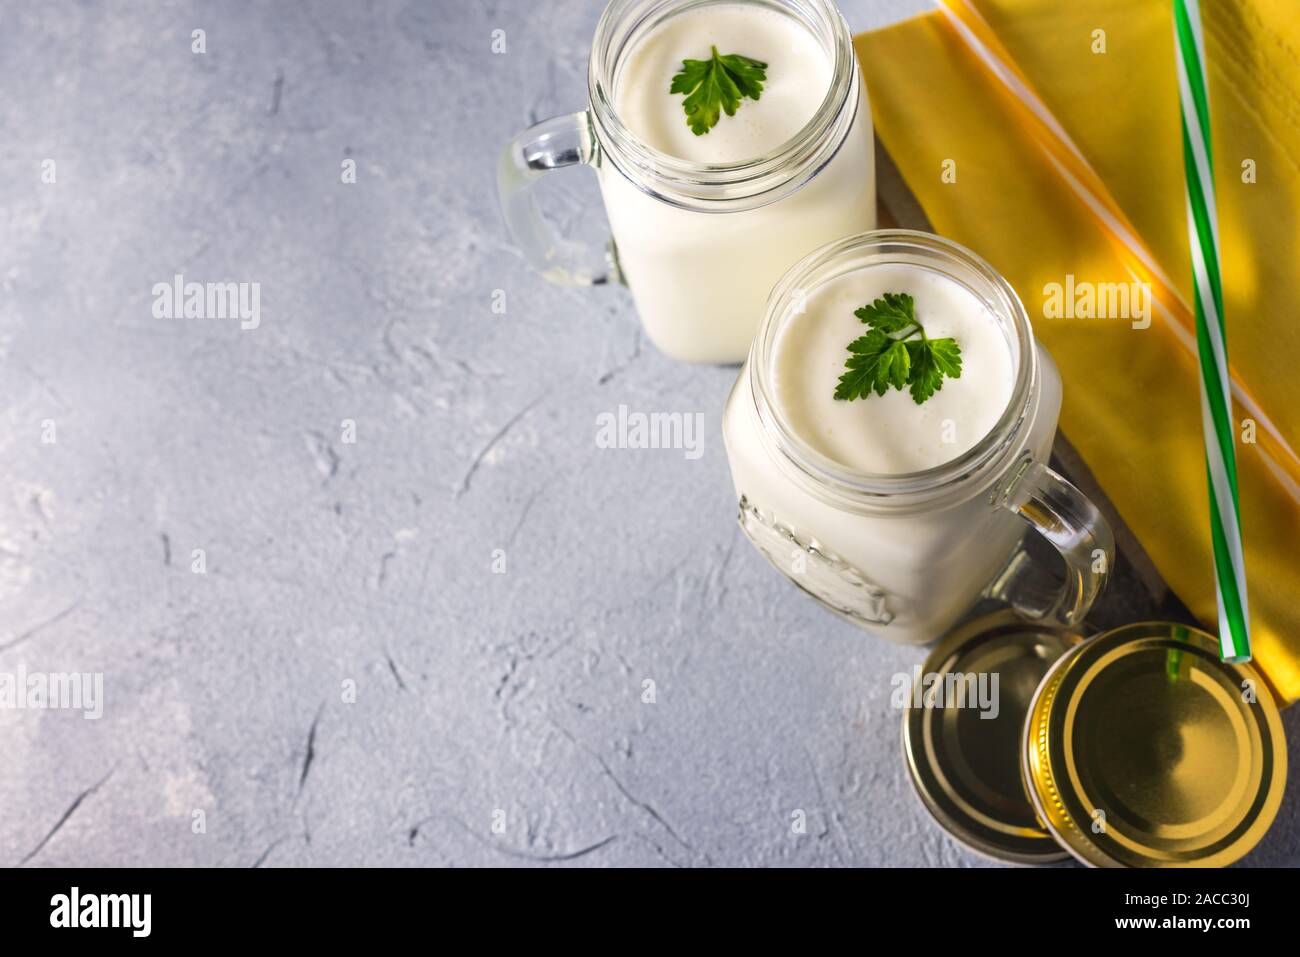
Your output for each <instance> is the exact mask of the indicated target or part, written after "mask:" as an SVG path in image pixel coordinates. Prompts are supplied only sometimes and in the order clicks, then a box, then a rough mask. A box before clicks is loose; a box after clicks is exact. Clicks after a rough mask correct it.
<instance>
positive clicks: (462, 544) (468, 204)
mask: <svg viewBox="0 0 1300 957" xmlns="http://www.w3.org/2000/svg"><path fill="white" fill-rule="evenodd" d="M105 6H107V5H99V4H89V3H86V4H72V3H65V2H48V3H41V4H30V3H19V2H16V0H8V2H6V3H5V4H4V6H3V23H4V28H3V30H0V75H2V76H3V92H4V95H3V100H2V101H0V171H2V175H0V217H2V219H0V284H2V286H0V360H2V361H3V365H2V366H0V370H2V373H0V456H2V457H0V462H2V463H3V472H2V473H0V474H2V476H3V479H4V481H3V484H2V486H0V670H4V671H13V670H14V669H16V668H17V666H18V665H19V664H23V665H25V666H26V667H27V668H28V669H31V670H39V671H74V670H75V671H90V672H94V671H102V672H103V673H104V675H105V683H106V689H105V693H106V699H107V700H106V705H105V715H104V717H103V719H102V720H100V721H98V722H93V721H85V720H83V719H82V718H81V717H80V716H79V715H78V714H74V713H67V712H54V711H46V712H33V711H0V768H3V773H0V865H13V864H18V863H20V862H23V861H28V862H30V863H31V864H35V865H60V864H61V865H72V864H78V865H80V864H87V865H146V864H155V865H156V864H162V865H179V864H214V865H236V866H247V865H252V864H255V863H261V864H266V865H298V864H315V865H334V864H358V865H361V864H364V865H406V864H410V865H426V864H450V863H455V864H526V863H529V862H546V861H558V860H566V859H575V860H578V861H580V862H581V863H584V864H647V865H659V864H676V865H689V864H708V863H713V864H803V865H821V864H963V865H964V864H977V863H981V861H980V859H978V858H976V857H974V856H973V855H970V854H968V853H966V852H964V851H963V850H961V849H959V848H958V846H957V845H955V844H954V843H953V842H952V841H951V840H949V839H948V838H946V837H945V836H944V835H943V834H942V833H941V832H940V831H939V830H938V829H937V828H936V827H935V826H934V825H932V824H931V823H930V821H929V819H928V818H927V817H926V815H925V813H924V812H923V811H922V809H921V807H920V806H919V804H918V802H917V801H916V799H915V798H914V797H913V795H912V793H911V790H910V786H909V784H908V782H907V780H906V777H905V774H904V769H903V764H902V761H901V758H900V754H899V746H898V722H899V715H898V714H897V713H896V712H895V711H893V710H891V708H890V707H889V701H888V698H889V691H890V685H889V678H890V676H891V675H892V674H893V673H895V672H897V671H905V670H908V669H910V667H911V666H912V665H913V664H914V663H916V662H917V661H919V660H920V657H921V656H920V653H919V652H917V651H915V650H907V649H898V648H894V647H890V646H887V645H884V644H880V643H873V642H870V641H867V640H865V639H864V638H863V637H862V636H861V635H860V634H859V633H857V632H856V631H854V630H853V629H851V628H850V627H848V626H847V625H844V624H842V623H840V622H839V621H838V620H836V619H834V618H832V617H830V616H829V615H827V614H825V613H823V612H822V611H820V610H819V609H818V608H816V607H814V606H813V604H812V603H811V602H809V601H807V600H804V599H802V598H801V597H800V596H799V595H798V594H797V593H796V592H795V591H794V589H793V588H792V587H790V586H789V585H787V584H786V583H785V582H784V581H782V580H781V579H780V578H779V577H778V576H777V575H776V574H775V573H774V572H773V571H772V570H770V569H769V568H768V567H767V566H765V565H764V564H763V563H762V561H761V560H760V559H759V557H758V556H757V555H756V554H755V553H753V552H752V550H751V549H750V548H749V547H748V545H747V544H746V543H745V542H744V541H743V540H742V539H741V537H740V535H739V532H738V530H737V527H736V523H735V520H734V502H733V500H732V495H731V490H730V484H729V480H728V477H727V467H726V461H725V455H724V452H723V448H722V444H721V439H720V436H719V433H718V413H719V409H720V407H721V404H722V401H723V398H724V396H725V394H726V392H727V390H728V388H729V387H730V385H731V383H732V380H733V379H734V377H735V370H734V369H732V368H716V367H715V368H697V367H689V366H683V365H676V364H673V363H671V362H669V361H667V360H666V359H664V358H663V357H661V356H660V355H658V354H657V353H656V352H655V351H654V349H653V348H652V347H650V346H649V345H648V344H646V343H644V342H643V340H642V338H641V336H640V334H639V332H638V326H637V320H636V316H635V314H634V312H633V310H632V308H631V304H630V302H629V299H628V297H627V295H626V294H625V292H624V291H622V290H619V289H605V290H597V291H573V290H565V289H559V288H555V287H551V286H548V285H546V284H545V283H544V282H542V281H541V280H540V279H539V278H538V277H537V276H535V275H533V274H532V273H530V272H529V270H528V269H527V268H526V266H525V264H524V263H523V262H522V261H521V259H520V258H519V256H518V255H517V253H516V252H515V251H514V250H513V249H512V248H511V247H510V245H509V243H508V242H507V241H506V239H505V237H504V235H503V230H502V227H501V225H500V222H499V218H498V214H497V211H496V207H495V198H494V186H493V166H494V161H495V155H496V152H497V150H498V148H499V146H500V145H501V144H502V143H503V142H505V140H506V139H507V138H508V137H509V136H510V135H511V134H513V133H515V132H516V131H517V130H518V129H520V128H522V127H523V126H525V125H527V124H528V123H529V122H530V121H532V120H535V119H541V118H544V117H546V116H549V115H552V114H555V113H561V112H569V111H572V110H575V109H578V108H579V107H580V106H581V104H582V101H583V93H584V83H583V69H584V62H585V57H586V53H587V49H588V43H589V40H590V36H591V33H592V29H593V27H594V24H595V20H596V17H597V15H598V13H599V10H600V8H601V3H600V2H599V0H582V2H571V0H566V2H563V3H560V2H524V0H517V2H503V3H496V4H493V3H452V2H450V0H442V2H422V3H414V2H412V3H398V2H392V3H384V2H375V3H369V4H366V3H354V2H338V3H315V4H312V5H311V6H310V9H307V8H306V7H305V5H304V6H299V5H290V4H287V3H270V2H264V3H204V4H197V3H196V4H184V3H165V2H145V3H132V4H113V5H112V7H113V10H112V12H111V13H110V12H107V10H106V9H105ZM844 7H845V8H846V13H847V14H848V16H849V19H850V22H851V25H852V26H853V27H854V28H855V29H864V28H867V27H870V26H876V25H880V24H882V23H885V22H889V21H890V20H891V19H895V18H897V17H900V16H903V15H907V14H910V13H912V12H916V11H918V10H921V9H924V8H925V7H926V3H925V2H924V0H891V2H870V0H856V2H850V3H845V4H844ZM195 28H203V29H205V30H206V31H207V53H206V54H205V55H195V54H193V53H191V51H190V31H191V30H192V29H195ZM494 29H504V30H505V31H506V35H507V43H508V53H507V54H506V55H504V56H494V55H492V54H491V53H490V51H489V43H490V34H491V31H492V30H494ZM348 157H351V158H354V159H355V160H356V163H357V168H358V178H357V183H356V184H355V185H344V184H342V183H341V182H340V176H339V174H340V164H341V163H342V161H343V160H344V159H345V158H348ZM47 158H48V159H53V160H55V162H56V163H57V182H56V183H55V184H53V185H46V184H42V183H41V181H40V169H41V165H40V164H41V162H42V160H44V159H47ZM557 179H558V180H559V181H560V182H559V183H558V187H557V190H556V191H555V193H554V194H553V196H552V199H556V198H558V200H559V201H560V202H561V204H562V205H564V204H565V203H566V200H567V201H571V202H570V203H568V204H567V205H570V206H574V207H576V208H579V209H583V210H585V213H584V214H583V216H578V217H575V218H576V219H582V218H584V216H585V217H586V218H590V214H591V212H592V210H593V209H594V203H593V196H594V182H593V181H592V180H591V178H590V176H589V174H587V173H585V172H581V171H578V172H575V173H572V174H565V175H563V176H560V177H557ZM177 272H181V273H184V274H185V276H186V277H187V278H188V279H192V280H198V281H217V280H231V281H256V282H260V283H261V286H262V325H261V327H260V328H259V329H257V330H254V331H248V332H242V331H240V330H239V329H238V328H237V327H236V325H235V324H234V323H233V322H231V321H225V322H222V321H203V320H184V319H179V320H159V319H155V318H154V317H153V316H152V314H151V304H152V294H151V291H150V290H151V287H152V285H153V284H154V283H156V282H159V281H168V280H169V279H170V278H171V277H172V275H173V274H174V273H177ZM498 289H501V290H505V293H506V297H507V298H506V302H507V312H506V314H504V315H497V314H494V313H493V312H492V310H491V303H492V297H493V293H494V290H498ZM620 403H626V404H627V405H628V406H630V407H631V408H632V409H634V410H641V411H665V412H672V411H680V412H694V411H699V412H702V413H703V415H704V419H705V426H706V442H705V451H704V455H703V457H702V458H700V459H699V460H698V461H688V460H686V459H685V458H684V457H683V455H682V454H681V453H680V452H673V451H658V452H656V451H612V450H606V451H602V450H600V449H598V448H597V447H596V445H595V442H594V434H595V420H596V416H597V415H598V414H599V413H601V412H606V411H613V410H615V409H617V407H618V405H619V404H620ZM46 419H52V420H54V422H55V424H56V428H57V442H56V443H54V444H52V445H51V444H42V442H41V423H42V422H43V420H46ZM343 419H354V420H355V421H356V423H357V441H356V443H355V444H345V443H343V442H342V441H341V438H340V422H341V421H342V420H343ZM198 548H201V549H204V550H205V551H206V554H207V574H205V575H198V574H193V573H192V572H191V571H190V556H191V553H192V551H193V550H194V549H198ZM494 549H503V550H504V551H505V553H506V562H507V566H506V567H507V572H506V574H504V575H496V574H492V571H491V561H492V553H493V550H494ZM645 679H652V680H654V681H655V682H656V684H657V688H658V700H657V703H655V704H643V703H642V702H641V698H640V693H641V687H642V681H643V680H645ZM347 681H354V682H355V683H356V688H357V700H356V702H355V703H351V704H349V703H345V702H344V701H343V700H342V688H343V686H344V683H345V682H347ZM1288 724H1289V726H1290V727H1291V729H1292V732H1293V737H1296V735H1295V730H1296V725H1295V721H1294V720H1290V721H1288ZM1295 790H1296V789H1295V788H1292V789H1291V792H1292V794H1293V795H1294V792H1295ZM1295 807H1296V802H1295V799H1294V797H1291V798H1290V799H1289V801H1288V803H1287V805H1286V806H1285V807H1284V809H1283V815H1284V817H1285V818H1287V823H1286V824H1282V825H1279V826H1278V827H1276V828H1275V829H1274V832H1273V833H1272V834H1271V835H1270V837H1269V839H1268V841H1267V842H1266V843H1265V845H1264V846H1262V847H1261V848H1260V849H1259V850H1258V851H1257V852H1256V853H1255V854H1254V855H1253V856H1252V857H1251V858H1250V860H1251V862H1254V863H1271V864H1278V863H1291V864H1294V863H1297V861H1300V849H1298V841H1297V836H1296V834H1297V832H1296V829H1295V828H1294V826H1293V824H1292V819H1293V818H1294V817H1295ZM196 809H201V810H203V811H204V812H205V814H206V816H207V833H206V834H202V835H195V834H193V833H192V832H191V826H190V824H191V815H192V812H193V811H194V810H196ZM498 809H499V810H500V811H502V812H504V822H505V830H504V833H501V834H495V833H493V831H492V827H491V825H492V821H493V814H494V812H495V811H497V810H498ZM796 809H802V810H804V811H805V812H806V813H807V816H808V833H807V834H806V835H804V836H798V835H794V834H792V833H791V827H790V817H791V813H792V812H793V811H794V810H796Z"/></svg>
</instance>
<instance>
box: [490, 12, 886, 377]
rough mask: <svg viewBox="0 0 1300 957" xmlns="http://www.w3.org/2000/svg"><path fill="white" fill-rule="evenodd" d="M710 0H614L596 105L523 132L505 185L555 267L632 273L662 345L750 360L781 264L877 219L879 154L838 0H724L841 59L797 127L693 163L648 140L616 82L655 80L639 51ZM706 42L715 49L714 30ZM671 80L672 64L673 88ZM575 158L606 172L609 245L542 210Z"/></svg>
mask: <svg viewBox="0 0 1300 957" xmlns="http://www.w3.org/2000/svg"><path fill="white" fill-rule="evenodd" d="M711 2H712V3H717V2H718V0H613V2H612V3H610V5H609V6H608V7H607V8H606V10H605V12H604V14H603V16H602V17H601V19H600V23H599V24H598V26H597V27H596V34H595V37H594V39H593V40H592V50H591V57H590V63H589V69H588V78H587V90H588V105H587V109H586V110H584V111H583V112H580V113H574V114H572V115H571V116H562V117H556V118H554V119H550V120H546V121H543V122H541V123H538V124H536V125H535V126H533V127H531V128H530V129H528V130H525V131H524V132H523V133H521V134H520V135H519V136H518V137H516V138H515V140H514V141H513V142H511V143H510V144H509V145H508V146H507V147H506V149H505V151H504V152H503V153H502V156H501V159H500V162H499V164H498V169H497V186H498V192H499V196H500V201H501V208H502V211H503V213H504V215H505V220H506V225H507V226H508V228H509V231H510V233H511V235H512V238H513V239H514V241H515V243H516V244H517V245H518V246H519V248H520V249H521V250H522V251H523V253H524V255H525V257H526V258H527V260H528V261H529V263H530V264H531V265H532V266H533V267H534V268H536V269H537V270H538V271H539V272H541V274H542V275H543V276H544V277H545V278H547V279H548V280H550V281H552V282H556V283H561V284H569V285H597V284H602V283H607V282H611V281H622V282H625V283H626V284H627V285H628V287H629V289H630V290H631V292H632V296H633V299H634V300H635V302H636V306H637V311H638V312H639V313H640V316H641V321H642V322H643V323H644V325H645V330H646V333H647V335H648V336H649V338H650V340H651V341H652V342H654V344H655V345H656V346H657V347H658V348H659V349H660V350H661V351H663V352H664V353H666V354H667V355H669V356H671V357H673V358H675V359H681V360H685V361H691V362H740V361H741V360H742V359H744V357H745V355H746V353H747V352H748V350H749V345H750V342H751V341H752V339H753V336H754V330H755V328H756V327H757V324H758V320H759V318H760V317H761V315H762V306H763V302H764V300H765V298H766V296H767V293H768V291H769V290H770V289H771V287H772V286H773V285H774V284H775V282H776V280H777V279H779V278H780V276H781V274H782V272H784V270H785V268H786V267H787V266H788V265H789V264H790V263H791V262H793V261H794V260H795V259H797V258H798V257H800V256H802V255H804V254H805V253H807V252H809V251H810V250H812V249H815V248H817V247H818V246H820V245H822V244H824V243H827V242H830V241H831V240H833V239H837V238H839V237H841V236H847V235H850V234H853V233H857V232H861V231H862V230H864V229H871V228H873V227H874V226H875V221H876V208H875V202H876V200H875V158H874V153H873V147H872V126H871V111H870V109H869V108H868V105H867V94H866V86H865V84H864V83H863V81H862V77H861V75H860V73H859V71H858V65H857V60H856V59H855V57H854V53H853V42H852V36H851V35H850V33H849V30H848V27H847V25H846V24H845V22H844V19H843V17H841V16H840V14H839V12H838V10H836V8H835V6H834V4H833V3H832V2H830V0H721V2H722V3H723V4H728V5H733V6H734V5H736V4H737V3H743V4H745V5H747V6H754V7H762V8H765V9H766V10H770V11H777V12H778V13H780V14H782V15H783V16H786V17H788V18H790V20H791V28H792V29H802V30H806V31H808V32H809V33H811V35H812V37H813V38H814V39H815V41H816V44H817V45H818V46H819V47H820V48H821V49H822V51H823V52H824V53H825V55H826V56H827V58H828V60H829V62H830V63H831V81H830V87H829V89H828V91H827V93H826V95H825V98H824V100H823V101H822V103H821V105H820V106H819V107H818V109H817V111H816V113H815V114H814V115H813V117H812V119H811V120H810V121H809V122H808V123H807V124H806V125H805V126H804V127H803V129H802V130H800V131H799V132H798V133H797V134H795V135H794V136H793V137H792V138H791V139H790V140H788V141H787V142H785V143H784V144H782V145H781V146H780V147H778V148H777V149H776V150H774V151H773V152H771V153H769V154H768V155H763V156H756V157H746V158H744V159H742V160H741V161H738V162H735V163H727V164H702V163H693V162H688V161H686V160H683V159H679V158H677V157H674V156H670V155H668V154H666V153H663V152H661V151H659V150H656V149H654V148H652V147H650V146H648V145H647V144H645V143H644V142H641V141H640V140H638V138H637V136H636V135H635V134H634V133H633V132H632V131H631V130H629V129H628V127H627V126H626V125H624V122H623V120H622V119H621V118H620V117H619V115H618V114H617V113H616V112H615V108H614V104H615V102H616V91H617V89H618V85H619V84H620V83H624V82H645V80H644V78H629V77H628V76H627V75H626V71H624V70H623V67H624V66H625V65H626V62H627V59H628V54H629V51H631V50H632V49H634V48H635V47H636V45H637V43H638V42H639V41H641V40H642V39H644V38H645V37H646V35H647V34H648V33H649V32H650V31H652V30H654V29H655V28H656V27H658V26H660V25H661V24H663V23H665V22H666V21H667V20H668V19H669V18H671V17H674V16H677V15H679V14H681V13H684V12H687V11H690V10H694V9H696V8H699V7H703V6H709V5H710V3H711ZM702 42H703V43H704V44H705V46H704V47H703V49H702V51H701V55H707V52H708V46H707V44H708V39H707V38H704V39H703V41H702ZM670 80H671V77H668V76H664V77H662V84H663V91H664V96H665V98H667V97H668V96H669V92H668V87H669V83H670ZM654 82H656V83H658V82H660V81H659V79H658V78H656V80H655V81H654ZM674 99H675V100H676V99H677V98H676V97H674ZM678 111H679V112H680V108H678ZM742 112H743V107H742ZM727 121H728V118H726V117H724V118H723V120H722V122H724V123H725V122H727ZM682 122H683V123H684V122H685V115H684V114H683V115H682ZM733 122H735V120H733ZM576 164H586V165H588V166H591V167H592V168H593V169H595V170H596V174H597V179H598V181H599V183H600V188H601V194H602V198H603V199H604V205H605V211H606V215H607V217H608V220H609V226H610V231H611V233H612V241H611V242H610V244H609V246H608V249H601V248H594V247H591V246H588V245H585V244H582V243H578V242H575V241H573V240H571V239H565V238H562V237H559V236H556V235H554V234H553V233H552V232H551V231H550V230H549V229H548V227H547V226H546V225H545V223H544V222H543V220H542V217H541V215H540V212H539V209H538V206H537V202H536V199H535V197H534V196H533V192H532V189H533V186H534V184H535V183H536V181H537V180H538V179H539V178H540V177H541V176H542V175H543V174H545V173H547V172H550V171H552V170H555V169H559V168H561V167H566V166H573V165H576Z"/></svg>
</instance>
